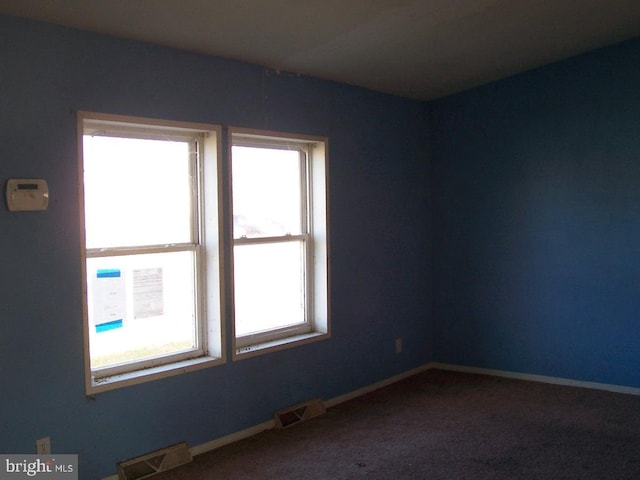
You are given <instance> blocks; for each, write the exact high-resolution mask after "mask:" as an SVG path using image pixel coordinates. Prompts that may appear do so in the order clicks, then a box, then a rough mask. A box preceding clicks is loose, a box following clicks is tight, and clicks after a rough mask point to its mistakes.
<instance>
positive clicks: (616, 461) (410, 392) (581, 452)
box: [153, 370, 640, 480]
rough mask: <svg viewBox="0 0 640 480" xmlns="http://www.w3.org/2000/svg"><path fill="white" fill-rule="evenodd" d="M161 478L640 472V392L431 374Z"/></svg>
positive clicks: (603, 479)
mask: <svg viewBox="0 0 640 480" xmlns="http://www.w3.org/2000/svg"><path fill="white" fill-rule="evenodd" d="M153 478H154V480H165V479H174V480H180V479H185V480H186V479H189V480H219V479H220V480H222V479H225V480H256V479H270V480H273V479H296V480H307V479H309V480H311V479H359V478H366V479H374V480H375V479H385V480H389V479H391V480H405V479H406V480H408V479H429V480H457V479H473V480H476V479H492V480H494V479H495V480H499V479H540V480H560V479H580V480H588V479H594V480H596V479H597V480H607V479H615V480H624V479H629V480H631V479H633V480H637V479H640V397H637V396H631V395H623V394H616V393H610V392H602V391H596V390H587V389H580V388H572V387H562V386H556V385H547V384H541V383H535V382H524V381H517V380H509V379H503V378H496V377H490V376H483V375H471V374H462V373H453V372H444V371H437V370H432V371H428V372H425V373H422V374H419V375H416V376H413V377H411V378H409V379H407V380H404V381H402V382H399V383H397V384H394V385H391V386H389V387H386V388H384V389H381V390H378V391H375V392H373V393H370V394H368V395H365V396H363V397H360V398H357V399H355V400H352V401H350V402H346V403H343V404H341V405H338V406H336V407H334V408H331V409H329V410H328V412H327V414H326V415H324V416H322V417H318V418H315V419H312V420H308V421H305V422H303V423H300V424H297V425H295V426H292V427H290V428H288V429H285V430H279V431H276V430H273V431H267V432H264V433H262V434H259V435H256V436H255V437H252V438H249V439H246V440H243V441H240V442H237V443H235V444H232V445H228V446H226V447H223V448H220V449H218V450H215V451H212V452H209V453H206V454H204V455H200V456H198V457H196V458H195V459H194V462H193V463H192V464H189V465H186V466H184V467H181V468H179V469H176V470H174V471H170V472H166V473H163V474H160V475H157V476H155V477H153Z"/></svg>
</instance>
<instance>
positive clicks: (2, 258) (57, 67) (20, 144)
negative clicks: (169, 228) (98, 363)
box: [0, 16, 432, 479]
mask: <svg viewBox="0 0 640 480" xmlns="http://www.w3.org/2000/svg"><path fill="white" fill-rule="evenodd" d="M0 32H2V33H1V34H0V59H1V61H0V181H1V182H2V183H3V184H4V182H5V181H6V179H7V178H11V177H37V178H45V179H46V180H47V181H48V182H49V188H50V191H51V202H50V206H49V210H48V211H46V212H23V213H10V212H8V211H7V210H6V208H4V207H2V208H0V265H1V266H2V280H1V281H0V282H1V283H0V358H1V360H2V368H0V385H2V394H0V452H6V453H31V452H33V451H34V449H35V443H34V442H35V440H36V439H37V438H40V437H44V436H50V437H51V443H52V449H53V451H54V452H58V453H63V452H64V453H78V454H79V455H80V478H83V479H96V478H101V477H104V476H107V475H111V474H113V473H115V464H116V462H117V461H119V460H123V459H126V458H129V457H132V456H136V455H140V454H142V453H145V452H148V451H151V450H155V449H157V448H161V447H165V446H167V445H170V444H173V443H176V442H179V441H183V440H185V441H187V442H188V443H189V444H190V445H198V444H200V443H203V442H207V441H209V440H212V439H215V438H218V437H220V436H223V435H226V434H229V433H232V432H236V431H238V430H241V429H244V428H247V427H250V426H253V425H255V424H257V423H260V422H264V421H266V420H269V419H270V418H272V414H273V412H274V411H275V410H276V409H278V408H282V407H284V406H287V405H291V404H295V403H297V402H300V401H303V400H306V399H309V398H312V397H317V396H319V397H322V398H332V397H334V396H337V395H340V394H344V393H346V392H350V391H353V390H354V389H357V388H360V387H363V386H366V385H370V384H372V383H374V382H376V381H379V380H382V379H385V378H388V377H390V376H392V375H394V374H397V373H400V372H403V371H406V370H409V369H411V368H414V367H417V366H420V365H423V364H424V363H425V362H427V361H428V360H429V359H430V358H431V329H432V322H431V316H430V315H431V298H430V294H429V292H430V274H431V257H430V232H429V222H428V213H429V212H430V205H429V201H430V193H429V191H428V188H426V185H428V182H429V179H428V175H429V168H430V167H429V158H428V144H427V139H428V124H427V107H426V105H424V104H422V103H420V102H416V101H411V100H405V99H400V98H396V97H392V96H387V95H382V94H377V93H373V92H370V91H366V90H362V89H359V88H354V87H350V86H346V85H340V84H335V83H331V82H325V81H320V80H315V79H311V78H307V77H301V76H297V75H291V74H287V73H278V72H274V71H271V70H267V69H263V68H260V67H257V66H252V65H248V64H244V63H239V62H233V61H228V60H223V59H217V58H211V57H207V56H202V55H197V54H192V53H188V52H183V51H178V50H172V49H168V48H161V47H156V46H152V45H148V44H144V43H137V42H130V41H125V40H119V39H115V38H111V37H106V36H101V35H94V34H89V33H83V32H79V31H75V30H70V29H65V28H61V27H56V26H53V25H47V24H43V23H38V22H31V21H27V20H23V19H17V18H13V17H7V16H0ZM77 110H88V111H98V112H106V113H117V114H124V115H138V116H146V117H157V118H163V119H170V120H179V121H193V122H208V123H218V124H223V125H233V126H239V127H251V128H261V129H269V130H279V131H286V132H292V133H307V134H314V135H323V136H328V137H329V142H330V143H329V155H330V157H329V175H330V182H329V197H330V211H329V215H330V254H331V259H330V264H331V284H330V285H331V291H330V293H331V317H332V337H331V338H330V339H329V340H326V341H321V342H317V343H314V344H311V345H306V346H303V347H297V348H293V349H289V350H286V351H281V352H277V353H273V354H270V355H266V356H261V357H256V358H251V359H244V360H241V361H236V362H232V361H228V362H227V363H226V364H224V365H222V366H218V367H213V368H208V369H205V370H201V371H197V372H193V373H189V374H186V375H179V376H175V377H171V378H167V379H163V380H159V381H155V382H150V383H146V384H143V385H136V386H132V387H127V388H124V389H120V390H116V391H110V392H106V393H102V394H98V395H96V396H95V398H94V399H88V398H86V397H85V393H84V380H83V361H84V359H83V347H82V344H83V342H82V321H83V320H82V314H81V310H82V299H81V291H82V285H81V268H82V265H81V262H80V232H79V221H78V218H79V208H78V186H77V185H78V160H77V151H76V111H77ZM425 220H426V221H425ZM227 331H230V329H229V328H228V329H227ZM397 337H403V339H404V350H403V352H402V353H401V354H399V355H397V354H396V353H395V350H394V340H395V338H397ZM227 341H228V340H227Z"/></svg>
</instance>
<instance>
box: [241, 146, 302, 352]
mask: <svg viewBox="0 0 640 480" xmlns="http://www.w3.org/2000/svg"><path fill="white" fill-rule="evenodd" d="M235 146H242V147H253V148H265V149H273V150H287V151H290V150H297V151H298V152H299V158H300V169H299V170H300V179H299V182H300V183H299V185H300V200H299V201H300V231H301V232H302V233H300V234H287V235H281V236H251V237H247V236H241V237H236V238H233V240H232V243H233V246H234V249H235V247H236V246H245V245H264V244H275V243H282V242H302V248H303V252H304V253H303V260H302V263H303V265H302V268H303V282H304V284H303V295H304V299H303V301H304V306H303V319H302V321H301V322H299V323H297V324H293V325H287V326H284V327H276V328H272V329H268V330H265V331H261V332H256V333H250V334H246V335H237V334H235V345H236V349H238V350H241V349H243V348H247V347H249V346H251V345H255V344H264V343H268V342H270V341H276V340H282V339H285V338H287V337H293V336H296V335H303V334H307V333H310V332H311V331H313V329H314V325H313V322H312V316H311V312H312V311H313V261H312V259H313V251H312V245H313V239H312V235H311V227H312V223H311V219H310V214H311V212H310V204H311V200H310V194H311V192H310V190H311V189H310V181H311V178H310V170H311V169H310V165H309V161H310V156H309V148H311V147H310V145H308V144H307V143H303V142H295V141H287V140H286V139H278V138H262V137H254V136H250V137H244V136H242V137H240V138H235V139H232V148H233V147H235ZM232 148H231V150H232ZM231 172H232V175H233V155H231ZM232 211H233V205H232ZM231 236H232V237H233V236H234V235H233V234H232V235H231ZM234 256H235V253H234ZM232 283H233V288H234V289H235V288H236V287H235V278H234V280H233V282H232ZM235 302H236V300H235V298H234V312H235V308H236V306H235ZM234 331H235V313H234Z"/></svg>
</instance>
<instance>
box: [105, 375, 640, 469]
mask: <svg viewBox="0 0 640 480" xmlns="http://www.w3.org/2000/svg"><path fill="white" fill-rule="evenodd" d="M433 369H437V370H449V371H452V372H462V373H477V374H480V375H492V376H494V377H504V378H513V379H516V380H526V381H530V382H541V383H550V384H553V385H564V386H568V387H579V388H590V389H594V390H605V391H608V392H615V393H625V394H629V395H639V396H640V388H635V387H625V386H622V385H610V384H607V383H596V382H584V381H580V380H571V379H568V378H557V377H548V376H545V375H533V374H529V373H518V372H509V371H505V370H492V369H490V368H478V367H468V366H465V365H453V364H448V363H437V362H429V363H426V364H424V365H422V366H420V367H417V368H413V369H411V370H407V371H406V372H402V373H399V374H397V375H394V376H392V377H389V378H387V379H385V380H381V381H379V382H376V383H374V384H372V385H368V386H366V387H363V388H359V389H357V390H354V391H352V392H349V393H345V394H344V395H339V396H337V397H334V398H331V399H329V400H327V401H325V402H324V403H325V405H326V407H327V408H330V407H334V406H336V405H338V404H340V403H343V402H346V401H348V400H352V399H354V398H357V397H360V396H362V395H364V394H366V393H370V392H373V391H375V390H378V389H380V388H383V387H386V386H388V385H391V384H393V383H396V382H399V381H400V380H404V379H405V378H408V377H411V376H413V375H416V374H418V373H421V372H424V371H426V370H433ZM274 427H275V421H274V420H269V421H267V422H263V423H260V424H258V425H254V426H253V427H249V428H246V429H244V430H240V431H239V432H234V433H231V434H229V435H225V436H224V437H220V438H216V439H214V440H211V441H209V442H205V443H201V444H200V445H196V446H194V447H191V448H189V451H190V452H191V455H193V456H196V455H201V454H203V453H207V452H209V451H211V450H215V449H216V448H220V447H223V446H225V445H228V444H230V443H234V442H237V441H239V440H243V439H245V438H249V437H252V436H253V435H257V434H258V433H260V432H264V431H265V430H271V429H272V428H274ZM103 480H118V476H117V475H112V476H110V477H106V478H104V479H103Z"/></svg>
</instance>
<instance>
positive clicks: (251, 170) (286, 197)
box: [232, 146, 302, 238]
mask: <svg viewBox="0 0 640 480" xmlns="http://www.w3.org/2000/svg"><path fill="white" fill-rule="evenodd" d="M232 158H233V160H232V162H233V166H232V169H233V236H234V238H241V237H248V238H251V237H275V236H282V235H287V234H291V235H298V234H300V233H302V210H301V203H302V202H301V199H302V192H301V186H300V185H301V175H302V171H301V152H300V150H283V149H277V148H264V147H260V148H256V147H244V146H233V147H232Z"/></svg>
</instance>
